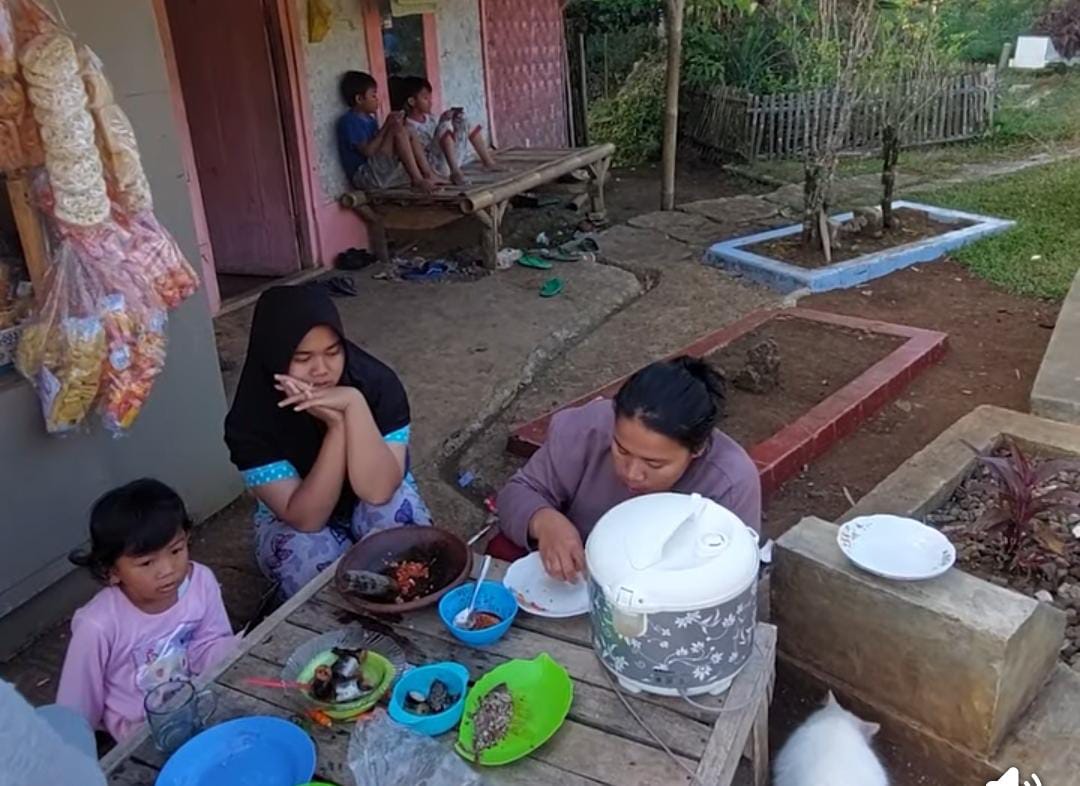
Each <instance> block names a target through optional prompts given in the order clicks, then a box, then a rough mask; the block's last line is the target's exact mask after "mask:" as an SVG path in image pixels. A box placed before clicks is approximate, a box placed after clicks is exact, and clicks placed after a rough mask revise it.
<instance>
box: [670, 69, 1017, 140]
mask: <svg viewBox="0 0 1080 786" xmlns="http://www.w3.org/2000/svg"><path fill="white" fill-rule="evenodd" d="M996 96H997V71H996V69H995V68H993V67H992V66H988V67H987V68H985V69H983V70H972V71H964V72H962V73H956V74H950V75H945V76H941V77H938V78H935V79H933V80H930V81H928V82H927V83H926V84H925V85H913V84H910V83H905V84H898V85H894V86H891V87H888V88H882V89H879V90H876V91H873V92H870V93H867V94H865V95H863V96H861V97H860V98H859V99H858V100H857V101H856V102H855V106H854V109H853V112H852V117H851V125H850V128H849V129H848V132H847V135H846V139H845V142H844V145H843V149H844V150H845V151H849V152H865V151H870V150H875V149H877V148H878V147H880V145H881V130H882V128H883V126H884V124H885V123H884V121H885V119H886V118H888V117H889V116H890V114H895V110H896V109H898V108H900V109H901V112H900V114H901V116H903V117H904V118H905V122H904V124H903V126H902V128H901V141H902V145H903V146H904V147H916V146H919V145H932V144H941V143H945V142H957V141H961V140H964V139H972V138H975V137H978V136H982V135H983V134H985V133H987V132H988V131H989V130H990V129H991V128H992V127H993V122H994V104H995V100H996ZM833 97H834V95H833V89H826V90H817V91H812V92H804V93H777V94H773V95H755V94H753V93H748V92H746V91H744V90H741V89H738V88H734V87H726V86H721V87H716V88H713V89H712V90H709V91H707V92H705V91H688V93H687V95H686V96H685V98H684V100H685V102H686V110H685V112H684V113H683V118H684V123H683V128H682V133H683V137H684V139H686V140H688V141H690V142H691V143H692V144H694V145H695V146H697V147H699V148H701V149H703V150H705V151H706V152H711V153H719V154H726V155H737V156H739V157H741V158H744V159H746V160H749V161H753V160H756V159H773V158H797V157H800V156H802V155H804V154H805V153H812V152H813V151H815V150H817V149H819V147H820V146H821V144H822V142H823V140H824V139H825V138H826V137H827V136H828V134H829V132H830V130H831V129H830V128H829V124H830V123H831V122H833V120H832V119H831V118H832V117H833V113H830V112H829V107H830V105H831V104H832V100H833Z"/></svg>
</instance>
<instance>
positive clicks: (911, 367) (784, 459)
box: [507, 308, 948, 495]
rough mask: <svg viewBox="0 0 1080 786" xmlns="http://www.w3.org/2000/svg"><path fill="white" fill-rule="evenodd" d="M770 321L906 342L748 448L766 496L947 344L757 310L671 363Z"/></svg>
mask: <svg viewBox="0 0 1080 786" xmlns="http://www.w3.org/2000/svg"><path fill="white" fill-rule="evenodd" d="M773 319H801V320H806V321H809V322H817V323H822V324H827V325H835V326H837V327H843V328H848V329H852V330H863V331H866V332H868V333H878V334H882V335H889V336H896V337H898V338H902V339H904V343H903V344H901V345H900V346H899V347H897V348H896V349H895V350H893V351H892V352H890V353H889V354H888V355H886V356H885V357H884V358H882V359H881V360H879V361H878V362H877V363H875V364H874V365H872V366H870V367H869V368H868V369H866V370H865V371H864V372H863V373H862V374H860V375H859V376H857V377H855V378H854V379H853V380H851V381H850V382H849V383H848V384H846V385H844V386H843V387H842V388H840V389H839V390H837V391H835V392H833V393H832V395H830V396H828V397H827V398H825V399H824V400H823V401H821V402H820V403H818V404H817V405H816V406H814V407H812V408H811V409H809V410H807V411H806V412H805V413H803V414H802V415H801V416H800V417H798V418H796V419H794V420H793V421H792V422H790V423H788V424H786V425H785V426H783V427H782V428H781V429H780V430H779V431H777V432H776V433H775V434H773V435H772V436H770V437H768V438H766V439H764V440H762V441H761V442H758V443H757V444H754V445H749V446H747V453H749V454H750V458H752V459H753V460H754V464H755V465H756V466H757V468H758V472H759V473H760V475H761V490H762V493H763V494H766V495H768V494H769V493H771V492H772V491H774V490H775V489H777V488H779V486H780V485H781V484H782V483H783V482H784V481H785V480H787V479H788V478H790V477H792V476H793V475H795V474H797V473H798V472H799V471H800V470H801V469H802V467H803V466H805V465H806V464H809V463H810V462H811V461H813V460H814V459H815V458H817V457H818V456H821V455H823V454H824V453H825V452H827V451H828V450H829V449H830V448H831V447H832V446H833V445H834V444H835V443H836V442H838V441H840V440H842V439H844V438H845V437H847V436H848V435H849V434H851V433H852V432H854V431H855V430H856V429H857V428H858V427H859V426H860V425H861V424H862V423H864V422H865V421H866V420H868V419H869V418H870V417H871V416H872V415H873V414H874V413H875V412H876V411H877V410H878V409H880V408H881V407H882V406H884V405H885V404H886V403H887V402H889V401H891V400H892V399H893V398H895V397H896V396H897V395H899V393H900V391H901V390H903V389H904V388H905V387H906V386H907V385H908V384H909V383H910V382H911V381H912V380H913V379H914V378H915V377H916V376H917V375H918V374H921V373H922V372H923V371H925V370H926V369H927V368H929V367H930V365H931V364H933V363H936V362H937V361H939V360H941V358H942V357H944V355H945V347H946V340H947V338H948V337H947V336H946V334H944V333H941V332H939V331H935V330H925V329H923V328H915V327H911V326H909V325H896V324H892V323H889V322H880V321H877V320H870V319H860V318H858V317H849V316H843V315H840V314H827V313H825V312H822V311H814V310H812V309H807V308H791V309H784V310H779V311H774V310H767V309H766V310H761V311H754V312H752V313H750V314H748V315H747V316H745V317H743V318H742V319H741V320H739V321H738V322H735V323H733V324H731V325H728V326H727V327H725V328H721V329H720V330H717V331H714V332H712V333H709V334H707V335H705V336H703V337H701V338H700V339H698V340H697V341H695V342H694V343H693V344H690V345H689V346H687V347H684V348H683V349H680V350H678V351H677V352H674V353H673V354H672V355H671V357H677V356H679V355H692V356H694V357H707V356H708V355H709V354H710V353H711V352H715V351H716V350H718V349H721V348H722V347H725V346H727V345H728V344H730V343H731V342H733V341H735V340H737V339H739V338H740V337H742V336H744V335H746V334H748V333H751V332H753V331H754V330H755V329H757V328H759V327H761V326H762V325H764V324H766V323H767V322H769V321H770V320H773ZM627 379H628V376H627V377H620V378H618V379H616V380H613V381H611V382H609V383H608V384H606V385H604V387H602V388H599V389H597V390H594V391H593V392H592V393H588V394H586V395H584V396H581V397H580V398H578V399H575V400H574V401H571V402H570V403H568V404H564V405H562V406H560V407H558V408H557V409H555V410H552V411H551V412H547V413H545V414H543V415H540V416H539V417H537V418H534V419H533V420H530V421H528V422H526V423H523V424H521V425H519V426H517V427H515V428H514V430H513V431H512V432H511V433H510V439H509V441H508V444H507V448H508V449H509V451H510V452H511V453H514V454H516V455H518V456H522V457H524V458H528V457H529V456H531V455H532V454H533V453H535V452H536V451H537V450H539V449H540V446H541V445H542V444H544V440H545V439H546V438H547V430H548V424H549V423H550V422H551V418H552V417H553V416H554V415H555V414H556V413H558V412H560V411H562V410H563V409H567V408H570V407H579V406H582V405H584V404H587V403H588V402H590V401H593V400H594V399H597V398H600V397H604V398H611V397H612V396H614V395H615V393H616V392H617V391H618V390H619V388H620V387H622V385H623V383H624V382H625V381H626V380H627ZM722 425H723V424H721V426H722Z"/></svg>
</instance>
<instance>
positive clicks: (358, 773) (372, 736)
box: [348, 710, 487, 786]
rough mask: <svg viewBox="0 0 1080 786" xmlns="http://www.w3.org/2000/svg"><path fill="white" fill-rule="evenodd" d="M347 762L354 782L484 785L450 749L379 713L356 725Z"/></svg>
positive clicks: (398, 785)
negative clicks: (354, 779)
mask: <svg viewBox="0 0 1080 786" xmlns="http://www.w3.org/2000/svg"><path fill="white" fill-rule="evenodd" d="M348 761H349V769H350V770H352V774H353V776H354V777H355V778H356V782H357V783H377V784H379V786H416V784H421V783H422V784H424V786H484V784H485V783H486V782H487V781H485V780H484V779H483V778H482V777H481V776H480V774H479V773H477V772H476V771H474V770H473V769H472V768H471V767H470V766H469V765H468V764H466V763H465V761H464V760H463V759H462V758H461V757H460V756H458V755H457V754H456V753H454V751H453V749H452V748H450V747H448V746H446V745H444V744H442V743H440V742H439V741H438V740H435V739H433V738H431V737H425V736H423V735H420V734H417V733H416V732H412V731H409V730H408V729H406V728H405V727H404V726H399V725H398V724H396V723H394V721H392V720H391V719H390V716H389V715H387V714H386V713H385V712H384V711H382V710H375V711H374V713H373V715H372V717H370V718H367V719H364V720H361V721H360V722H359V723H357V724H356V728H355V729H354V730H353V733H352V738H351V739H350V740H349V759H348Z"/></svg>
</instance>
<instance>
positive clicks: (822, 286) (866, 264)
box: [705, 200, 1016, 292]
mask: <svg viewBox="0 0 1080 786" xmlns="http://www.w3.org/2000/svg"><path fill="white" fill-rule="evenodd" d="M894 205H895V207H897V208H904V207H906V208H909V209H913V210H922V211H924V212H926V213H928V214H929V215H930V216H931V217H933V218H935V219H937V220H938V221H943V222H945V223H957V224H967V225H966V226H960V227H958V228H957V229H955V230H953V231H952V232H946V233H945V234H943V235H938V236H937V237H929V238H924V239H923V240H918V241H915V242H914V243H907V244H905V245H902V246H896V247H895V248H890V249H887V250H885V251H879V252H876V253H873V254H864V255H863V256H860V257H856V258H855V259H849V260H847V261H845V262H837V263H835V264H833V265H828V266H826V267H819V268H806V267H800V266H798V265H793V264H791V263H789V262H783V261H781V260H779V259H770V258H769V257H764V256H761V255H760V254H755V253H753V252H751V251H747V250H746V249H747V248H748V247H750V246H754V245H756V244H758V243H763V242H765V241H768V240H775V239H776V238H780V237H787V236H789V235H795V234H798V233H799V232H801V231H802V226H801V225H799V224H794V225H792V226H788V227H782V228H780V229H773V230H770V231H768V232H759V233H758V234H755V235H749V236H748V237H740V238H734V239H732V240H725V241H724V242H722V243H717V244H715V245H713V246H712V247H710V248H709V250H708V251H706V252H705V261H706V262H707V263H709V264H712V265H718V266H720V267H723V268H727V269H728V270H734V271H737V272H739V273H742V274H743V275H745V276H747V277H748V278H751V279H753V280H754V281H758V282H760V283H762V284H764V285H766V286H769V287H772V288H773V289H776V290H778V291H780V292H794V291H795V290H797V289H807V290H809V291H811V292H827V291H828V290H830V289H847V288H848V287H853V286H857V285H859V284H863V283H865V282H867V281H872V280H873V279H875V278H881V277H882V276H887V275H888V274H889V273H892V272H894V271H896V270H900V269H902V268H905V267H910V266H911V265H916V264H919V263H920V262H930V261H933V260H935V259H938V258H940V257H942V256H943V255H944V254H945V253H946V252H948V251H951V250H953V249H955V248H960V247H961V246H966V245H968V244H969V243H973V242H975V241H976V240H980V239H981V238H984V237H989V236H990V235H996V234H998V233H999V232H1004V231H1005V230H1007V229H1009V228H1010V227H1012V226H1013V224H1015V223H1016V222H1014V221H1008V220H1005V219H1001V218H992V217H990V216H980V215H977V214H975V213H965V212H962V211H960V210H948V209H946V208H942V207H934V206H932V205H924V204H920V203H917V202H906V201H903V200H898V201H896V202H894ZM851 217H852V214H851V213H841V214H840V215H837V216H833V218H834V219H835V220H837V221H847V220H849V219H850V218H851Z"/></svg>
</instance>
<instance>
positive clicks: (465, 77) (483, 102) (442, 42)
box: [435, 0, 488, 126]
mask: <svg viewBox="0 0 1080 786" xmlns="http://www.w3.org/2000/svg"><path fill="white" fill-rule="evenodd" d="M438 9H439V10H438V12H437V13H436V15H435V20H436V27H437V31H438V36H439V70H440V75H441V78H442V91H443V104H445V108H448V107H451V106H461V107H464V108H465V111H466V112H467V113H468V115H469V119H470V120H472V121H473V122H475V123H482V124H483V125H484V126H487V122H488V113H487V97H486V92H485V90H484V56H483V50H482V47H481V41H480V0H440V2H439V6H438Z"/></svg>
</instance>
